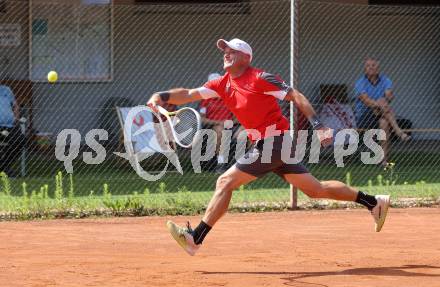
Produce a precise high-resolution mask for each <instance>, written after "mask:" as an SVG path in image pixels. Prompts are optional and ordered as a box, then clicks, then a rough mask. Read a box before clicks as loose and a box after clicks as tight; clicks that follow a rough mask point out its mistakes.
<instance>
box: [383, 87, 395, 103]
mask: <svg viewBox="0 0 440 287" xmlns="http://www.w3.org/2000/svg"><path fill="white" fill-rule="evenodd" d="M385 98H386V99H387V101H388V103H391V102H392V101H393V99H394V94H393V90H386V91H385Z"/></svg>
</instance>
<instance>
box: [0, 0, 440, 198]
mask: <svg viewBox="0 0 440 287" xmlns="http://www.w3.org/2000/svg"><path fill="white" fill-rule="evenodd" d="M99 3H100V4H96V3H95V1H76V2H74V1H69V2H67V1H50V2H48V1H38V0H33V1H30V3H27V2H24V1H6V5H5V6H4V7H3V6H2V9H3V10H4V11H3V12H2V13H0V33H1V38H0V41H1V42H0V67H1V68H0V82H1V84H2V87H1V89H0V91H1V95H0V96H1V105H2V107H1V109H0V112H2V113H3V114H2V115H0V119H1V129H2V133H1V137H2V139H1V149H2V150H1V156H2V159H1V165H2V166H1V170H2V171H4V172H5V173H6V174H7V175H8V177H9V178H10V182H11V186H10V189H11V193H12V194H16V195H20V194H21V193H22V191H23V188H24V187H23V186H26V188H27V190H28V191H29V192H31V191H33V190H36V191H40V190H41V188H42V187H44V186H45V185H48V187H49V193H51V191H50V190H55V185H56V182H55V177H56V176H57V174H59V172H61V173H62V174H63V175H64V177H63V179H64V180H65V184H66V185H69V180H73V183H74V187H75V195H90V194H101V193H103V192H104V190H105V189H104V188H103V186H107V188H108V189H109V190H110V191H111V193H112V194H119V195H126V194H134V193H143V192H150V193H154V192H176V191H178V190H187V191H192V192H199V191H212V190H214V189H215V182H216V179H217V177H218V176H219V174H220V173H221V172H223V171H224V170H225V169H227V168H228V167H230V166H231V165H233V164H234V162H235V157H234V155H235V148H234V147H235V145H236V143H237V141H236V140H232V143H231V149H230V153H229V154H228V156H226V158H224V157H221V158H220V159H219V157H218V156H217V155H214V156H213V157H212V158H211V159H209V160H206V161H203V162H201V170H200V172H198V171H195V170H194V166H193V163H192V161H191V149H184V148H180V147H178V146H176V147H175V150H176V153H177V155H178V158H179V161H180V164H181V167H182V171H183V174H181V173H179V172H178V170H177V169H176V168H175V167H174V166H173V165H168V170H167V172H166V173H165V175H164V176H163V177H161V178H160V179H158V180H155V181H147V180H145V179H143V178H141V177H140V176H139V175H138V174H137V173H136V170H135V168H133V166H132V165H131V164H130V162H129V161H128V160H127V159H126V158H123V157H121V156H119V155H118V153H119V154H120V153H127V152H128V151H127V150H126V148H127V146H126V145H124V125H123V124H124V122H125V120H126V119H127V118H126V116H127V114H128V113H129V111H130V109H127V108H133V107H138V106H142V105H145V104H146V102H147V101H148V99H149V98H150V96H151V95H152V94H153V93H154V92H157V91H164V90H168V89H170V88H175V87H185V88H196V87H200V86H202V85H203V84H204V83H205V82H206V81H207V80H208V77H215V73H218V74H223V73H224V71H223V69H222V65H223V59H222V53H221V52H220V51H219V50H218V49H217V48H216V45H215V44H216V41H217V39H220V38H223V39H232V38H235V37H237V38H240V39H243V40H245V41H247V42H248V43H249V44H250V45H251V46H252V48H253V51H254V57H253V61H252V63H253V66H255V67H259V68H262V69H264V70H266V71H268V72H271V73H273V74H276V75H279V76H280V77H281V78H283V79H284V80H285V81H286V82H287V83H289V82H290V70H291V68H294V67H291V66H290V65H291V61H290V56H291V49H292V47H291V38H290V37H291V33H290V29H291V19H290V17H291V14H290V7H291V3H290V1H284V0H280V1H243V2H240V1H237V2H235V3H229V4H228V3H222V4H194V3H192V4H183V3H175V4H173V5H171V4H169V5H156V4H152V3H148V2H146V3H144V4H139V3H138V4H136V5H119V4H117V3H113V4H112V5H109V4H106V3H107V1H99ZM296 15H297V17H298V19H297V24H298V26H297V27H298V31H297V33H298V38H297V39H296V41H295V43H294V45H296V47H297V49H298V53H297V54H296V59H295V61H294V62H295V63H296V65H297V67H296V69H297V71H298V86H297V87H295V88H297V89H299V90H300V91H302V93H304V95H306V96H307V98H308V99H309V100H310V101H311V103H312V104H313V106H314V108H315V109H316V111H317V112H318V114H319V115H320V117H321V118H322V119H323V121H325V122H326V124H327V125H329V126H331V127H332V128H334V129H336V131H340V130H344V129H349V128H351V129H352V132H351V133H349V137H351V138H350V140H349V139H348V138H345V137H344V138H343V137H341V138H339V140H338V141H337V142H335V143H334V145H332V146H330V147H328V148H320V151H319V152H318V153H316V148H317V146H316V144H314V142H313V135H312V134H313V133H312V130H311V127H310V125H309V124H308V121H307V120H306V119H305V118H304V117H303V116H302V115H301V113H300V112H299V111H296V112H295V114H294V116H293V118H294V119H295V120H294V122H293V123H292V126H293V127H295V128H296V129H297V130H305V131H307V132H306V135H307V136H306V142H307V145H306V152H305V156H304V160H303V163H304V164H305V165H306V166H307V167H308V168H309V169H310V171H311V172H312V173H313V174H314V175H315V176H316V177H317V178H319V179H336V180H341V181H344V182H348V183H349V184H351V185H355V186H361V187H362V186H364V187H365V186H369V187H372V186H373V187H374V186H375V185H385V186H386V185H390V186H392V185H407V184H425V183H426V184H431V183H438V182H439V181H440V171H439V168H438V166H439V165H440V148H439V143H440V117H439V110H440V99H439V97H438V91H439V89H440V81H439V77H440V57H439V55H440V34H439V33H438V31H439V30H440V10H439V8H436V7H410V6H405V7H400V6H371V5H354V4H353V5H350V4H338V3H326V2H316V1H299V2H298V11H297V14H296ZM368 61H370V62H371V61H372V62H374V63H373V64H375V65H376V66H375V68H376V70H377V72H379V75H380V77H379V78H378V80H377V82H375V83H372V82H371V81H370V80H369V79H368V78H367V77H365V65H366V62H368ZM370 64H371V63H370ZM51 70H53V71H57V73H58V76H59V79H58V81H57V82H56V83H49V82H48V81H47V78H46V77H47V73H48V72H49V71H51ZM381 81H382V82H381ZM385 82H386V84H387V86H386V87H384V89H385V90H392V92H393V99H392V101H391V103H384V105H386V107H362V105H360V103H359V102H358V101H359V100H358V99H359V96H360V93H359V89H362V91H360V92H361V93H365V92H366V90H365V91H364V89H367V86H368V84H370V86H372V88H371V89H374V86H375V85H376V86H375V87H376V88H377V85H379V86H380V85H383V86H384V85H385ZM359 87H361V88H359ZM11 95H13V97H14V98H12V97H11ZM14 104H16V105H17V106H18V109H17V110H14V109H10V108H9V107H11V106H12V107H13V106H14ZM280 105H281V107H282V109H283V112H284V114H285V116H286V117H287V118H288V119H290V113H289V110H290V105H289V103H287V102H280ZM188 106H190V107H192V108H194V109H196V110H198V111H199V112H200V113H201V115H202V117H203V118H204V127H205V128H209V129H214V130H215V129H219V131H220V133H221V130H222V129H223V127H224V121H225V120H234V116H233V115H231V114H229V113H228V112H225V111H224V108H223V107H222V103H221V101H220V102H218V101H214V100H210V101H204V102H202V103H193V104H189V105H188ZM168 108H169V109H170V110H172V109H178V108H179V107H173V106H170V107H168ZM385 109H386V111H385ZM12 112H16V114H15V115H14V114H11V113H12ZM364 113H369V115H370V116H369V117H366V122H365V117H364ZM11 117H13V120H11ZM361 118H362V119H363V120H364V122H363V125H362V126H360V123H359V121H360V120H361ZM20 119H21V120H20ZM324 119H325V120H324ZM130 120H131V121H133V123H134V124H136V125H138V126H142V125H143V124H146V122H147V121H151V120H152V118H151V119H150V118H148V115H144V114H138V115H135V117H134V119H130ZM394 123H397V125H398V127H397V128H396V126H395V125H394ZM380 124H383V125H385V126H387V127H388V128H389V133H387V134H386V138H387V140H386V141H387V142H388V143H389V145H388V149H387V150H386V154H385V156H386V160H387V162H388V164H386V163H384V162H383V161H381V162H378V163H375V164H365V163H364V162H363V160H362V153H365V152H370V154H371V153H372V150H371V147H368V146H366V144H365V141H364V136H365V134H366V133H367V130H368V129H372V128H380V127H381V126H380ZM399 127H400V129H402V131H400V130H399ZM229 128H230V129H231V130H232V131H233V132H236V131H239V130H240V126H239V124H237V123H234V124H233V125H232V127H229ZM99 130H104V131H105V132H104V134H102V133H100V131H99ZM403 133H405V134H407V135H408V136H410V139H409V140H408V139H407V138H406V137H405V136H404V135H403ZM303 135H304V134H303ZM298 136H299V133H298ZM57 140H58V142H59V143H64V144H65V147H64V152H63V153H62V154H63V155H61V154H58V156H57V155H56V145H57ZM131 140H132V139H130V141H131ZM373 141H374V142H376V143H378V145H379V144H380V143H381V141H379V138H377V137H376V138H375V137H373ZM93 142H97V143H99V144H100V145H102V148H99V149H96V148H95V149H93V148H91V147H90V143H93ZM131 143H132V144H134V146H133V151H134V152H135V153H136V147H135V145H136V144H138V145H141V146H142V144H143V143H142V142H140V143H139V142H137V143H136V141H134V143H133V142H131ZM350 143H351V145H353V144H355V145H356V147H355V148H354V149H353V151H351V150H350V148H349V146H350ZM94 146H95V147H96V145H94ZM202 146H204V150H205V152H206V149H207V148H208V147H210V148H214V149H215V144H214V145H210V144H208V143H205V144H204V145H202ZM335 150H337V153H335ZM58 152H60V151H59V150H58ZM214 154H215V151H214ZM60 158H64V159H66V158H69V160H65V161H64V162H63V160H60ZM91 159H92V160H91ZM93 159H94V160H95V161H93ZM96 159H98V160H96ZM66 161H71V162H72V163H71V169H70V172H71V174H72V177H71V178H70V177H69V176H68V172H67V170H66ZM167 162H168V158H167V157H165V156H163V155H162V154H161V153H157V154H153V155H151V156H149V157H147V158H145V159H143V160H142V162H141V163H140V167H141V168H142V170H144V171H147V172H150V173H151V174H158V173H159V172H161V171H162V170H163V169H164V168H165V166H166V165H167ZM69 178H70V179H69ZM288 187H289V186H288V185H287V184H286V183H285V182H283V181H282V180H281V179H280V178H279V177H277V176H276V175H273V174H268V175H267V176H265V177H264V178H262V179H259V180H257V181H255V182H253V183H251V184H249V185H248V186H246V187H245V190H251V189H252V190H257V189H258V190H263V191H264V190H268V191H273V190H280V191H282V192H284V194H285V196H284V197H282V200H286V201H287V200H288V196H289V194H288V193H287V192H285V191H286V190H287V189H288ZM3 189H5V187H4V186H3ZM3 192H5V190H3ZM276 200H279V197H277V198H276Z"/></svg>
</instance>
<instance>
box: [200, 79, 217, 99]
mask: <svg viewBox="0 0 440 287" xmlns="http://www.w3.org/2000/svg"><path fill="white" fill-rule="evenodd" d="M221 79H222V78H218V79H215V80H211V81H208V82H206V83H205V84H204V85H203V87H200V88H197V91H198V92H199V93H200V95H201V96H202V98H203V99H210V98H219V97H220V95H219V93H218V91H219V88H220V83H221Z"/></svg>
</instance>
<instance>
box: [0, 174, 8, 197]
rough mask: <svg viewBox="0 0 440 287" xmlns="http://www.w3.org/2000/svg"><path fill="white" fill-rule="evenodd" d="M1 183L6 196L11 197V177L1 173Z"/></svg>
mask: <svg viewBox="0 0 440 287" xmlns="http://www.w3.org/2000/svg"><path fill="white" fill-rule="evenodd" d="M0 181H1V185H2V192H3V193H4V194H5V195H6V196H10V195H11V182H10V181H9V177H8V175H7V174H6V173H4V172H0Z"/></svg>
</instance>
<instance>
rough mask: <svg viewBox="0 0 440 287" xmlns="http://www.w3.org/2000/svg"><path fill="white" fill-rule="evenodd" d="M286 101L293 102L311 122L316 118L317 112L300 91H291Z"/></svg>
mask: <svg viewBox="0 0 440 287" xmlns="http://www.w3.org/2000/svg"><path fill="white" fill-rule="evenodd" d="M284 99H285V100H286V101H291V102H293V103H294V104H295V106H296V107H297V108H298V109H299V110H300V111H301V112H302V113H303V114H304V115H305V116H306V117H307V119H309V120H311V119H313V118H314V117H316V112H315V110H314V109H313V107H312V105H311V104H310V102H309V100H308V99H307V98H306V97H305V96H304V95H303V94H301V93H300V92H299V91H297V90H294V89H292V90H290V91H289V92H288V93H287V95H286V97H285V98H284Z"/></svg>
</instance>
